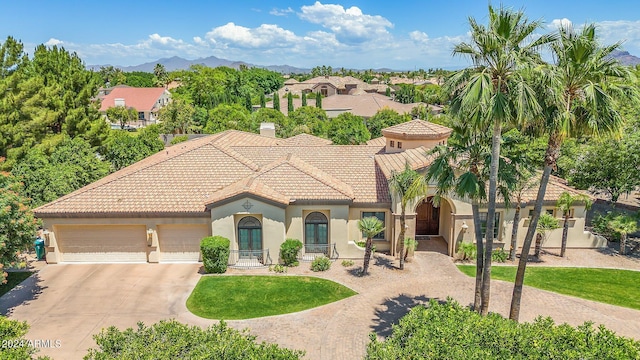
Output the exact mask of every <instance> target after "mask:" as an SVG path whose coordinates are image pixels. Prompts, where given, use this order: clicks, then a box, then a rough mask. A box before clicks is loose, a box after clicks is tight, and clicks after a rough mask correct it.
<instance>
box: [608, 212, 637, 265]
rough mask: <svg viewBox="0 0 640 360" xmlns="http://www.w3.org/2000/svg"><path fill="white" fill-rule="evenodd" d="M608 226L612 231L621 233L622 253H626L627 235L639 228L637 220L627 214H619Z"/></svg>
mask: <svg viewBox="0 0 640 360" xmlns="http://www.w3.org/2000/svg"><path fill="white" fill-rule="evenodd" d="M607 226H608V227H609V229H611V231H613V232H616V233H618V234H620V255H626V254H627V235H628V234H630V233H633V232H636V231H637V230H638V222H637V220H636V219H635V218H634V217H633V216H630V215H627V214H618V215H616V216H615V217H614V218H613V220H612V221H611V222H609V224H607Z"/></svg>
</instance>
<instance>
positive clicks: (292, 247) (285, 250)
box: [280, 239, 302, 266]
mask: <svg viewBox="0 0 640 360" xmlns="http://www.w3.org/2000/svg"><path fill="white" fill-rule="evenodd" d="M301 249H302V242H301V241H300V240H298V239H287V240H285V242H283V243H282V245H280V258H281V259H282V262H283V263H284V265H285V266H298V253H299V252H300V250H301Z"/></svg>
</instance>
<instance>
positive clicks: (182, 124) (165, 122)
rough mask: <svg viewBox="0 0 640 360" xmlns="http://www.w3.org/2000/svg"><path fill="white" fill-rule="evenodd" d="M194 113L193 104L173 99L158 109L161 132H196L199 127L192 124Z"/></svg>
mask: <svg viewBox="0 0 640 360" xmlns="http://www.w3.org/2000/svg"><path fill="white" fill-rule="evenodd" d="M194 113H195V108H194V107H193V105H191V104H189V103H188V102H186V101H184V100H182V99H174V100H173V101H171V102H170V103H168V104H167V105H166V106H164V107H163V108H162V109H160V111H158V119H159V120H160V127H161V129H162V132H163V133H165V134H174V133H177V134H189V133H194V132H198V131H199V130H201V129H198V127H197V126H196V125H195V124H194V121H193V116H194Z"/></svg>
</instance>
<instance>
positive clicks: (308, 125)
mask: <svg viewBox="0 0 640 360" xmlns="http://www.w3.org/2000/svg"><path fill="white" fill-rule="evenodd" d="M328 126H329V118H328V117H327V112H326V111H324V110H322V109H321V108H317V107H312V106H303V107H300V108H298V109H295V110H294V111H293V112H291V113H289V127H290V131H289V134H288V135H289V136H293V135H298V134H302V133H306V134H313V135H315V136H322V137H324V136H326V135H327V127H328Z"/></svg>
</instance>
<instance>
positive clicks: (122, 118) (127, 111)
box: [107, 106, 138, 129]
mask: <svg viewBox="0 0 640 360" xmlns="http://www.w3.org/2000/svg"><path fill="white" fill-rule="evenodd" d="M107 118H108V119H109V121H110V122H111V123H112V124H119V125H120V129H124V128H125V127H126V126H127V125H128V124H130V123H131V122H133V121H135V120H136V119H137V118H138V110H136V109H135V108H133V107H125V106H114V107H110V108H108V109H107Z"/></svg>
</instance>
